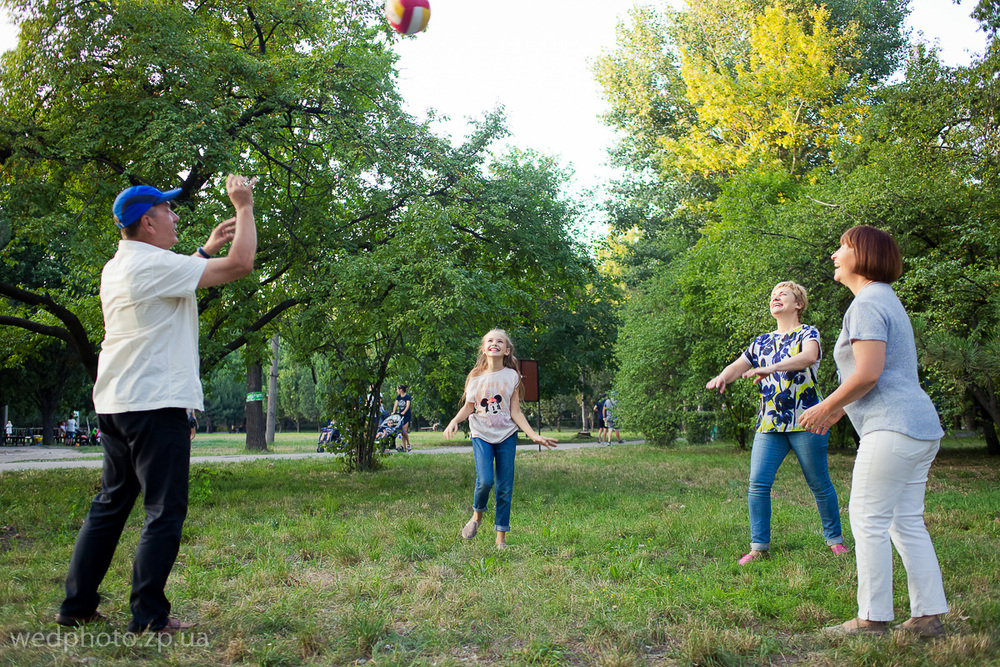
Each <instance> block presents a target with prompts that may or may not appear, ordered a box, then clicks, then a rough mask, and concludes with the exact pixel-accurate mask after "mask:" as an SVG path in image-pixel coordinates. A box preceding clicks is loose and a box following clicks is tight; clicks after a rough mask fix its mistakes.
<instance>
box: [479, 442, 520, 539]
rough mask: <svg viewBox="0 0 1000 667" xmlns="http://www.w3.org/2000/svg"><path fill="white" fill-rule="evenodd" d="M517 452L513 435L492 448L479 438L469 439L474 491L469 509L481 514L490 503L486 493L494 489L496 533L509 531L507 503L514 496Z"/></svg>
mask: <svg viewBox="0 0 1000 667" xmlns="http://www.w3.org/2000/svg"><path fill="white" fill-rule="evenodd" d="M516 449H517V431H515V432H514V433H512V434H511V435H510V436H509V437H508V438H507V439H506V440H504V441H503V442H501V443H497V444H493V443H492V442H486V441H485V440H481V439H479V438H473V439H472V453H473V455H474V456H475V458H476V490H475V493H474V494H473V497H472V509H473V510H475V511H476V512H485V511H486V507H487V506H488V505H489V501H490V489H492V488H493V487H494V486H496V497H497V514H496V519H495V520H494V523H495V524H496V530H497V531H498V532H501V533H506V532H507V531H509V530H510V500H511V498H512V497H513V495H514V451H515V450H516Z"/></svg>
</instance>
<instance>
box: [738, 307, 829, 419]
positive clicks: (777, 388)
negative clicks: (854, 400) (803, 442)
mask: <svg viewBox="0 0 1000 667" xmlns="http://www.w3.org/2000/svg"><path fill="white" fill-rule="evenodd" d="M810 340H814V341H816V344H817V345H819V330H817V329H816V327H814V326H810V325H808V324H800V325H799V326H797V327H795V328H794V329H792V330H791V331H789V332H787V333H783V334H782V333H777V332H774V331H772V332H771V333H766V334H762V335H760V336H757V337H756V338H754V340H753V342H752V343H750V347H748V348H747V349H746V351H744V352H743V358H744V359H746V361H747V363H748V364H750V365H751V366H753V367H754V368H760V367H762V366H770V365H772V364H775V363H777V362H779V361H782V360H784V359H787V358H788V357H792V356H795V355H796V354H798V353H800V352H802V348H803V346H804V345H805V344H806V341H810ZM822 356H823V348H822V347H820V358H822ZM819 361H820V360H819V359H817V360H816V363H814V364H813V365H812V366H810V367H809V368H804V369H802V370H800V371H779V372H777V373H771V374H770V375H768V376H767V377H765V378H762V379H761V381H760V383H759V384H758V385H757V386H758V387H760V412H759V413H758V414H757V432H758V433H774V432H779V433H784V432H787V431H804V430H805V429H804V428H802V427H801V426H799V415H801V414H802V413H803V412H804V411H805V410H807V409H808V408H811V407H812V406H814V405H816V404H817V403H819V402H820V401H821V400H823V397H822V396H821V395H820V393H819V388H818V387H817V386H816V371H817V370H819Z"/></svg>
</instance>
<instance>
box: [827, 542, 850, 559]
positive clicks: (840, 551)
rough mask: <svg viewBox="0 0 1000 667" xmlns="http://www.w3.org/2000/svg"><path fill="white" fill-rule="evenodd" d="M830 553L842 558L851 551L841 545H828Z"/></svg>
mask: <svg viewBox="0 0 1000 667" xmlns="http://www.w3.org/2000/svg"><path fill="white" fill-rule="evenodd" d="M830 551H832V552H833V555H834V556H843V555H844V554H847V553H850V552H851V550H850V549H848V548H847V547H845V546H844V545H843V544H832V545H830Z"/></svg>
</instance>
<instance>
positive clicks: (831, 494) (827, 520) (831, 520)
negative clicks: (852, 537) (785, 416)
mask: <svg viewBox="0 0 1000 667" xmlns="http://www.w3.org/2000/svg"><path fill="white" fill-rule="evenodd" d="M827 444H828V437H827V436H826V435H816V434H814V433H810V432H809V431H789V432H786V433H774V432H772V433H757V434H755V435H754V439H753V450H752V451H751V453H750V490H749V492H748V493H747V500H748V503H749V505H750V548H751V549H755V550H757V551H767V550H768V549H769V548H771V486H772V485H773V484H774V477H775V475H776V474H777V473H778V468H779V467H780V466H781V463H782V461H784V460H785V457H786V456H787V455H788V452H789V451H793V452H795V456H796V457H797V458H798V459H799V465H800V466H802V474H804V475H805V478H806V483H807V484H808V485H809V489H810V490H811V491H812V493H813V496H814V497H815V498H816V507H817V509H819V517H820V520H821V521H822V522H823V536H824V537H825V538H826V543H827V544H828V545H831V546H832V545H834V544H842V543H843V542H844V537H843V535H842V533H841V530H840V507H839V505H838V504H837V491H836V489H834V488H833V482H832V481H831V480H830V470H829V468H828V467H827V462H826V450H827Z"/></svg>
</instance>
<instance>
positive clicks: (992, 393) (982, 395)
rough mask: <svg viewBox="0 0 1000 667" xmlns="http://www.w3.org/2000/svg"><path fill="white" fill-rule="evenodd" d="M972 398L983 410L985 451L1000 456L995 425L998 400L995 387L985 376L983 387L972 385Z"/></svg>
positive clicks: (998, 415) (999, 412) (999, 406)
mask: <svg viewBox="0 0 1000 667" xmlns="http://www.w3.org/2000/svg"><path fill="white" fill-rule="evenodd" d="M971 393H972V399H973V400H974V401H975V402H976V403H977V404H978V405H979V407H980V408H981V409H982V411H983V415H982V418H983V437H984V438H986V453H987V454H990V455H992V456H1000V442H998V441H997V425H998V424H1000V402H998V401H997V392H996V387H995V386H994V385H993V381H992V380H991V379H990V378H986V386H985V387H973V388H972V392H971Z"/></svg>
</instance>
